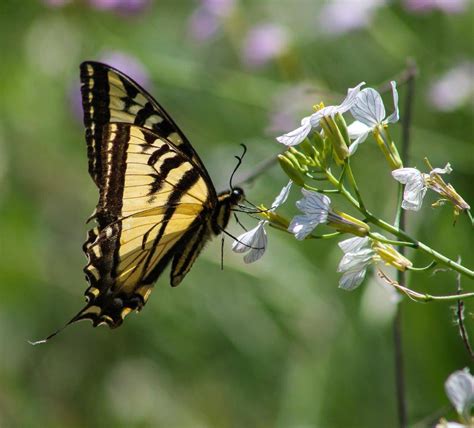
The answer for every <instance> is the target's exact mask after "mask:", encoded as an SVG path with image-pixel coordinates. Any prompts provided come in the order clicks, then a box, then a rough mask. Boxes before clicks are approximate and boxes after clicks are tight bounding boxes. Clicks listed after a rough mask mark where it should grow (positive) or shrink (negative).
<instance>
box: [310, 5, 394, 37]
mask: <svg viewBox="0 0 474 428" xmlns="http://www.w3.org/2000/svg"><path fill="white" fill-rule="evenodd" d="M385 4H386V0H357V1H347V0H331V1H329V2H328V3H326V4H325V5H324V6H323V8H322V9H321V12H320V14H319V17H318V24H319V26H320V27H321V29H322V30H324V31H325V32H326V33H329V34H343V33H347V32H349V31H352V30H356V29H358V28H363V27H366V26H367V25H369V24H370V22H371V21H372V18H373V15H374V14H375V12H376V10H377V9H378V8H380V7H382V6H385Z"/></svg>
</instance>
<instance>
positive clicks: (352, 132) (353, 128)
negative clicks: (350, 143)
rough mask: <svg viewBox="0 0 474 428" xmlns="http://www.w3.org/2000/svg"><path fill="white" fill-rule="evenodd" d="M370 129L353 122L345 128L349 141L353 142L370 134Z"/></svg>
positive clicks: (360, 123) (362, 124)
mask: <svg viewBox="0 0 474 428" xmlns="http://www.w3.org/2000/svg"><path fill="white" fill-rule="evenodd" d="M370 129H371V128H370V127H369V126H367V125H366V124H365V123H362V122H359V121H358V120H355V121H354V122H352V123H351V124H350V125H349V126H348V127H347V132H348V133H349V138H350V139H351V140H355V139H357V138H359V137H360V136H361V135H364V134H367V133H368V132H370Z"/></svg>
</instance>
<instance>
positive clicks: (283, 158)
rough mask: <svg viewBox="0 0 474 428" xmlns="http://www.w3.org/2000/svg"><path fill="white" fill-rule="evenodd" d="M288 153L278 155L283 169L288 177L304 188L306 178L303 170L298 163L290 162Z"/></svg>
mask: <svg viewBox="0 0 474 428" xmlns="http://www.w3.org/2000/svg"><path fill="white" fill-rule="evenodd" d="M288 154H289V153H288V152H287V153H285V154H281V155H278V162H279V164H280V166H281V169H283V171H284V172H285V173H286V175H287V176H288V177H289V178H290V179H291V180H293V182H294V183H295V184H297V185H298V186H303V185H304V182H305V178H304V175H303V172H302V170H301V169H300V168H299V165H298V162H297V161H296V158H294V156H293V158H294V159H295V161H296V162H293V159H291V160H290V158H289V156H288Z"/></svg>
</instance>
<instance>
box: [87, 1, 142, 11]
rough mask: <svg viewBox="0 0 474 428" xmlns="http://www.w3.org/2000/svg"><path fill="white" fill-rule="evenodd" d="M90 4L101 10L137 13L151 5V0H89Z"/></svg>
mask: <svg viewBox="0 0 474 428" xmlns="http://www.w3.org/2000/svg"><path fill="white" fill-rule="evenodd" d="M89 4H90V6H91V7H93V8H95V9H99V10H110V11H114V12H118V13H123V14H129V13H131V14H135V13H140V12H142V11H143V10H145V8H146V7H148V6H149V5H150V0H89Z"/></svg>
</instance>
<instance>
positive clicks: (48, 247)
mask: <svg viewBox="0 0 474 428" xmlns="http://www.w3.org/2000/svg"><path fill="white" fill-rule="evenodd" d="M78 3H79V4H78ZM322 5H323V2H322V1H296V2H290V1H279V2H273V1H270V0H268V1H259V2H251V1H241V2H239V3H238V5H237V10H236V12H235V14H234V15H233V17H232V19H229V20H228V21H227V22H226V23H225V24H224V25H223V26H222V28H221V29H220V31H219V33H218V34H217V35H216V37H215V38H214V39H212V40H210V41H207V42H204V43H197V42H195V41H193V40H191V38H190V37H189V33H188V20H189V17H190V15H191V14H192V12H193V11H194V9H195V7H196V3H194V2H190V1H182V2H174V1H170V0H168V1H159V2H158V1H157V2H155V3H153V5H152V7H151V8H150V9H149V10H148V11H146V12H145V13H143V14H140V15H138V16H134V17H127V16H120V15H116V14H113V13H107V12H100V11H97V10H94V9H92V8H90V7H88V6H87V5H86V4H85V2H74V3H72V4H71V5H68V6H66V7H64V8H50V7H47V6H45V5H44V4H42V3H41V2H35V1H33V0H29V1H23V2H17V1H14V0H3V1H2V2H1V5H0V12H1V13H0V32H1V37H0V49H1V50H0V52H1V63H0V95H1V98H0V99H1V103H0V215H1V217H0V218H1V221H0V242H1V258H0V426H4V427H46V426H47V427H51V428H53V427H86V426H87V427H105V426H115V427H148V426H153V427H155V426H156V427H244V426H247V427H270V426H275V427H379V426H384V427H392V426H396V410H395V409H396V407H395V395H394V375H393V359H394V357H393V346H392V331H391V322H392V314H393V306H392V305H390V303H387V299H388V296H387V294H384V292H383V291H381V289H380V287H379V286H377V285H374V283H373V280H370V279H369V281H366V283H365V284H364V285H363V286H361V287H360V288H359V289H358V290H356V291H354V292H352V293H347V292H344V291H342V290H339V289H338V288H337V280H338V275H337V274H336V272H335V270H336V266H337V263H338V261H339V259H340V256H341V253H340V250H339V249H338V248H337V246H336V245H335V242H333V241H329V242H321V243H319V242H315V241H311V242H303V243H300V242H297V241H296V240H295V239H293V238H292V237H291V236H290V235H286V234H281V233H279V232H277V231H274V230H269V244H270V245H269V249H268V251H267V254H266V255H265V257H264V258H263V259H262V260H261V261H260V262H259V263H257V264H255V265H244V264H243V262H242V261H241V257H239V256H237V255H235V254H232V253H231V251H230V249H229V245H230V244H229V242H227V245H226V252H225V270H224V271H221V270H220V266H219V264H220V253H219V251H220V245H219V244H218V242H217V241H215V242H213V243H211V244H210V245H209V246H208V248H207V250H206V251H205V253H204V254H203V255H202V256H201V257H200V259H199V260H198V262H197V263H196V264H195V266H194V267H193V270H192V272H191V273H190V274H189V275H188V277H187V278H186V280H185V281H184V283H183V284H182V285H181V286H180V287H178V288H176V289H171V288H170V287H169V286H168V284H167V275H164V276H163V277H162V278H161V279H160V281H159V282H158V284H157V286H156V290H155V291H154V292H153V294H152V297H151V299H150V301H149V302H148V304H147V306H146V308H145V309H144V310H143V311H142V313H141V314H139V315H138V316H137V315H131V316H130V317H128V318H127V320H126V322H125V323H124V325H123V326H122V327H121V328H119V329H118V330H115V331H111V330H109V329H107V328H103V327H101V328H97V329H92V328H91V327H90V325H89V324H86V323H81V324H78V325H75V326H73V327H70V328H69V329H67V330H66V331H65V332H63V333H62V334H61V335H60V336H58V337H56V338H55V339H54V340H52V341H51V342H49V343H48V344H46V345H42V346H37V347H32V346H30V345H29V344H28V343H27V340H29V339H30V340H31V339H38V338H41V337H44V336H45V335H47V334H48V333H50V332H51V331H53V330H54V329H56V328H57V327H58V326H60V325H62V324H63V323H64V322H65V321H66V320H68V319H69V318H70V317H71V316H72V315H73V314H74V313H76V312H77V310H79V309H80V308H81V305H82V304H83V301H84V300H83V292H84V290H85V288H86V282H85V280H84V277H83V274H82V268H83V265H84V264H85V259H84V256H83V253H82V251H81V245H82V242H83V240H84V238H85V234H86V230H87V226H86V225H85V224H84V220H85V219H86V218H87V217H88V216H89V214H90V213H91V212H92V210H93V208H94V206H95V203H96V201H97V194H96V189H95V188H94V185H93V183H92V181H91V179H90V178H89V176H88V173H87V160H86V146H85V141H84V137H83V128H82V125H81V124H80V123H79V122H78V121H77V119H75V118H74V115H73V114H72V113H71V108H70V93H71V88H72V87H73V86H74V85H78V84H79V75H78V66H79V64H80V62H82V61H83V60H86V59H98V58H100V55H101V54H102V53H103V52H105V51H110V50H115V51H120V52H125V53H127V54H129V55H132V56H134V57H135V58H136V59H137V60H139V61H140V62H142V64H144V66H145V67H146V69H147V70H148V72H149V73H150V76H151V78H152V85H153V88H152V93H153V94H154V95H155V96H156V97H157V98H158V99H159V100H160V102H161V103H162V104H163V105H164V106H165V107H166V108H167V109H168V111H169V112H170V113H171V114H172V115H173V117H174V118H175V119H176V121H177V122H178V123H179V124H180V126H181V127H182V129H183V130H184V131H185V132H186V133H187V135H188V136H189V138H190V140H191V141H192V142H193V144H194V145H195V147H196V148H197V150H198V151H199V153H200V155H201V157H202V158H203V160H204V162H205V163H206V165H207V166H208V169H209V172H210V174H211V176H212V177H213V178H214V179H215V181H216V185H217V187H218V188H224V187H226V183H227V180H228V177H229V174H230V172H231V170H232V169H233V166H234V163H235V160H234V158H233V155H235V154H238V153H239V152H240V148H239V146H238V144H239V143H241V142H245V143H246V144H247V146H248V148H249V154H248V157H247V159H246V161H245V164H244V167H243V170H244V171H245V170H246V171H249V170H251V169H252V167H253V166H254V165H256V164H257V163H258V162H259V161H261V160H263V159H266V158H267V157H269V156H271V155H273V154H275V153H277V152H278V151H279V150H281V146H279V145H278V144H277V143H276V142H275V140H274V138H273V137H274V135H269V134H268V132H266V131H265V129H266V128H267V126H268V122H269V117H270V115H271V114H272V113H271V112H273V111H278V110H279V109H280V108H283V107H284V104H285V103H286V102H291V101H293V100H282V99H281V97H280V98H279V99H278V101H277V100H276V98H275V96H276V95H277V94H279V93H281V91H283V90H284V89H285V88H288V87H291V85H294V84H298V83H300V82H302V81H305V82H307V83H309V84H310V85H312V86H313V87H314V88H315V96H314V100H313V101H311V102H310V103H309V104H308V105H307V106H306V108H305V109H302V110H301V112H300V113H301V117H302V116H303V115H306V114H308V113H309V112H310V111H311V106H312V104H315V103H317V102H319V101H321V98H322V96H321V94H320V93H319V92H318V91H322V92H324V93H326V92H327V93H329V94H330V95H329V96H324V97H323V99H324V101H325V102H326V104H332V103H333V102H334V101H337V100H339V99H340V97H341V96H342V94H344V93H345V91H346V89H347V87H349V86H354V85H355V84H357V83H358V82H359V81H362V80H364V81H366V82H367V83H368V84H369V85H371V86H377V85H379V84H381V83H383V82H386V81H387V80H389V79H390V78H393V77H394V76H396V75H397V74H398V73H399V72H400V71H401V70H403V69H404V67H405V64H406V59H407V57H412V58H415V59H416V61H417V63H418V66H419V69H420V74H419V79H418V80H417V83H416V98H415V108H414V113H413V145H412V153H411V159H412V160H411V162H410V164H411V165H412V166H419V167H422V166H423V162H422V159H423V157H424V156H425V155H427V156H429V158H430V160H431V162H432V164H433V165H435V166H444V164H445V163H446V162H447V161H450V162H451V164H452V166H453V168H454V173H453V174H452V176H451V177H450V178H449V179H450V181H451V182H452V183H453V184H454V185H455V187H456V188H457V189H458V191H459V193H461V194H462V195H464V196H465V199H466V200H467V201H468V202H470V203H471V205H472V204H473V203H474V188H473V186H472V183H473V179H474V175H473V169H472V165H473V160H474V156H473V153H474V152H473V143H472V141H473V140H472V135H473V131H474V129H473V111H472V108H471V109H469V108H468V107H465V108H461V109H458V110H456V111H455V112H452V113H439V112H436V111H434V110H433V109H432V108H431V107H430V106H429V105H428V103H427V101H426V99H427V98H426V95H427V88H428V85H429V83H430V82H431V81H432V80H433V79H434V78H436V77H438V76H439V75H440V74H441V73H443V72H445V71H446V70H447V69H449V67H450V66H451V65H452V64H453V63H455V62H456V61H458V60H462V59H466V58H467V59H469V58H471V59H472V56H473V50H474V44H473V40H474V39H473V24H472V23H473V18H474V16H473V8H472V7H471V8H470V9H469V10H468V11H467V12H465V13H463V14H459V15H451V16H448V15H444V14H442V13H441V12H437V11H435V12H430V13H427V14H419V15H416V14H410V13H408V12H407V11H406V10H405V9H404V8H403V7H402V6H401V5H400V4H398V3H397V2H392V3H391V4H390V5H388V6H385V7H383V8H381V9H380V10H378V11H377V13H376V15H375V17H374V19H373V21H372V24H371V25H369V26H368V27H367V28H365V29H361V30H357V31H353V32H350V33H348V34H346V35H341V36H338V37H330V36H328V35H325V34H321V32H318V31H317V30H318V28H317V20H316V17H317V15H318V13H319V11H320V8H321V6H322ZM263 21H266V22H267V21H269V22H276V23H279V24H282V25H285V26H286V27H287V28H288V29H289V30H290V32H291V36H292V45H291V48H290V53H288V54H287V55H285V56H284V57H283V58H280V59H279V60H276V61H273V62H270V63H269V64H267V65H266V66H264V67H262V68H258V69H249V68H246V67H245V66H243V65H242V61H241V59H240V55H239V52H240V49H241V43H242V41H243V39H244V38H245V34H246V32H247V31H248V29H249V28H251V27H252V26H253V25H255V24H257V23H259V22H263ZM400 93H401V109H402V114H403V101H404V98H405V88H404V87H401V88H400ZM278 104H281V105H278ZM388 105H390V102H388ZM471 106H472V104H471ZM389 111H390V109H389ZM295 119H296V118H295ZM296 124H297V122H296V120H295V123H294V125H296ZM396 128H397V129H396V131H395V134H396V136H397V137H398V135H399V134H400V133H399V129H398V126H397V127H396ZM354 164H355V169H356V174H357V176H358V177H359V180H360V183H361V190H362V193H363V194H364V196H365V197H366V198H367V201H368V205H369V206H370V207H371V208H372V209H373V210H374V211H375V212H377V213H378V214H379V215H381V216H383V217H386V218H387V219H391V218H392V217H393V213H394V206H395V196H396V188H395V185H394V183H393V181H392V180H391V178H390V175H389V171H388V169H387V168H386V166H385V163H384V161H383V158H382V155H381V154H380V153H379V152H378V150H377V148H376V147H375V145H374V144H373V143H372V142H369V141H368V142H366V143H365V144H364V145H363V146H361V147H360V149H359V151H358V153H357V157H356V159H355V161H354ZM285 183H286V179H285V177H284V175H283V173H282V172H281V171H280V170H279V169H278V167H274V168H272V169H270V170H269V171H268V172H266V173H265V174H264V175H263V176H261V177H260V178H259V179H258V180H257V181H256V182H255V183H254V184H253V185H251V186H249V187H248V188H247V189H246V191H247V193H248V195H249V198H250V199H251V200H252V201H254V202H255V203H261V202H263V203H267V204H269V203H271V201H272V200H273V198H274V196H275V195H276V194H277V193H278V192H279V190H280V188H281V186H282V185H283V184H285ZM297 193H298V192H297V191H293V194H292V197H291V200H290V202H289V203H288V204H287V205H286V206H285V207H284V208H283V212H285V213H287V214H288V215H289V216H290V215H293V214H294V213H295V212H296V209H295V208H294V205H293V203H294V200H296V199H297V198H298V194H297ZM242 220H243V221H244V222H245V223H246V224H247V225H248V226H250V227H252V226H253V225H254V220H252V219H250V218H248V219H247V218H242ZM408 229H409V231H410V232H411V233H412V234H414V235H417V236H418V237H419V238H420V239H422V240H426V241H427V242H428V243H430V244H432V245H433V246H434V247H435V248H437V249H439V250H441V251H444V252H445V253H446V254H447V255H449V256H451V257H453V258H456V257H457V255H458V254H460V255H462V257H463V261H464V263H465V264H466V265H467V266H470V267H471V268H472V267H473V266H474V253H473V251H472V248H473V242H474V241H473V233H472V228H470V226H469V225H468V222H467V220H466V219H465V218H461V219H460V220H459V221H458V224H457V225H456V227H455V228H453V227H452V214H451V210H450V208H447V207H445V208H442V209H438V210H432V209H430V208H429V204H428V203H427V204H426V205H425V209H424V210H423V211H422V212H421V213H418V214H417V215H415V214H409V215H408ZM231 230H232V231H233V232H234V233H240V231H239V229H238V228H236V227H234V226H233V227H232V228H231ZM414 262H415V264H416V265H424V264H426V263H427V262H429V260H427V259H426V258H425V257H422V256H418V255H416V256H414ZM410 281H411V282H410V284H411V286H412V287H413V288H415V289H417V290H426V291H429V292H431V293H433V294H443V293H452V292H453V291H454V290H455V282H454V276H453V275H452V274H450V273H439V274H437V275H435V276H425V275H421V274H419V275H413V276H412V277H411V279H410ZM464 286H465V289H466V290H472V289H473V284H472V281H471V282H469V281H467V280H466V281H465V282H464ZM470 309H471V310H472V305H470V304H469V302H468V303H467V314H468V315H467V320H466V322H467V326H468V329H470V330H471V331H472V334H474V329H473V325H474V322H473V320H472V316H471V314H470V312H469V310H470ZM402 314H403V340H404V356H405V366H406V383H407V385H406V386H407V399H408V406H409V418H410V421H412V422H413V426H417V427H422V426H429V423H430V421H432V420H433V419H436V417H439V416H440V415H443V414H444V415H446V414H448V412H449V409H450V408H449V406H448V401H447V398H446V396H445V393H444V389H443V382H444V381H445V379H446V378H447V376H448V375H449V374H450V373H451V372H452V371H454V370H457V369H461V368H463V367H465V366H468V365H469V364H470V362H469V358H468V355H467V353H466V351H465V349H464V347H463V345H462V342H461V340H460V338H459V335H458V333H457V329H456V326H455V325H454V323H453V319H454V318H453V311H452V309H451V305H450V304H438V303H430V304H425V305H422V304H417V303H413V302H411V301H409V300H407V299H405V300H404V301H403V303H402ZM430 415H431V416H430ZM451 416H452V415H451ZM426 417H428V418H427V419H424V418H426ZM430 417H431V419H430ZM416 422H418V423H417V424H416Z"/></svg>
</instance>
